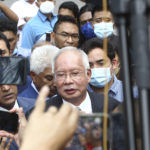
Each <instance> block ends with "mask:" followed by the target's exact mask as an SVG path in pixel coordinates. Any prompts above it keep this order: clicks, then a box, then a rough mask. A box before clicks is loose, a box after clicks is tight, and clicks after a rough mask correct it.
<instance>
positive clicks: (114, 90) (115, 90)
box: [109, 75, 119, 95]
mask: <svg viewBox="0 0 150 150" xmlns="http://www.w3.org/2000/svg"><path fill="white" fill-rule="evenodd" d="M113 78H114V82H113V84H112V85H111V87H110V88H109V92H112V93H114V94H115V95H117V93H118V91H119V89H118V88H119V86H118V79H117V77H116V76H115V75H113Z"/></svg>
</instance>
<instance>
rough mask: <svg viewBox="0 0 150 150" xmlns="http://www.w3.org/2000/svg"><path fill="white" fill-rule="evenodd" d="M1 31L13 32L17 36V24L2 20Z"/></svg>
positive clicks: (0, 23)
mask: <svg viewBox="0 0 150 150" xmlns="http://www.w3.org/2000/svg"><path fill="white" fill-rule="evenodd" d="M0 31H1V32H5V31H11V32H13V33H14V34H15V35H17V23H16V22H14V21H12V20H10V19H0Z"/></svg>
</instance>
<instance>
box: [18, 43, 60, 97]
mask: <svg viewBox="0 0 150 150" xmlns="http://www.w3.org/2000/svg"><path fill="white" fill-rule="evenodd" d="M58 51H59V49H58V48H57V47H55V46H52V45H50V44H49V43H41V45H40V44H39V45H38V46H36V47H35V48H34V49H33V52H32V54H31V56H30V76H28V77H27V83H26V85H25V86H23V87H21V86H20V87H19V96H20V97H25V98H33V99H36V98H37V96H38V94H39V91H40V89H41V88H42V86H44V85H48V86H49V88H50V93H49V95H48V97H51V96H53V95H55V94H56V92H57V91H56V87H55V86H54V84H53V75H52V71H51V61H52V59H53V57H54V56H55V55H56V53H57V52H58ZM21 88H22V89H21Z"/></svg>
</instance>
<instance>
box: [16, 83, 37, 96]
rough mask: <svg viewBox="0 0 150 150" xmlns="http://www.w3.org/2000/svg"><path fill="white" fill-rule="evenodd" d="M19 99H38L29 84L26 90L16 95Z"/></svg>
mask: <svg viewBox="0 0 150 150" xmlns="http://www.w3.org/2000/svg"><path fill="white" fill-rule="evenodd" d="M18 96H19V97H25V98H31V99H36V98H37V97H38V93H37V92H36V91H35V90H34V88H33V87H32V85H31V83H30V84H29V85H28V87H27V88H26V89H24V90H23V91H21V92H20V93H19V94H18Z"/></svg>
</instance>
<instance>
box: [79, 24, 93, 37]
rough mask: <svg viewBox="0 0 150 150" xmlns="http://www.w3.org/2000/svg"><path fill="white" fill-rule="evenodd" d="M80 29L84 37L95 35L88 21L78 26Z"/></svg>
mask: <svg viewBox="0 0 150 150" xmlns="http://www.w3.org/2000/svg"><path fill="white" fill-rule="evenodd" d="M80 29H81V32H82V34H83V35H84V37H85V38H86V39H91V38H93V37H95V34H94V30H93V28H92V25H91V23H90V22H87V23H85V24H84V25H83V26H82V27H80Z"/></svg>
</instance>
